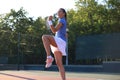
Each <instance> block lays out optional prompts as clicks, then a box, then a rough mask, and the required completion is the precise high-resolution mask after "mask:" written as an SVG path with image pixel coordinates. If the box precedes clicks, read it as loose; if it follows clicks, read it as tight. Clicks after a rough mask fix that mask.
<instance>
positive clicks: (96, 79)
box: [0, 70, 120, 80]
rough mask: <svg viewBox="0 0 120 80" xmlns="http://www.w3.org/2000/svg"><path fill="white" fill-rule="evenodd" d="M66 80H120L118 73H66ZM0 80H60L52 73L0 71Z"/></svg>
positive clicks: (56, 73) (55, 73)
mask: <svg viewBox="0 0 120 80" xmlns="http://www.w3.org/2000/svg"><path fill="white" fill-rule="evenodd" d="M66 75H67V80H120V73H114V74H113V73H74V72H67V74H66ZM0 80H61V78H60V75H59V73H58V72H52V71H34V70H29V71H9V70H5V71H0Z"/></svg>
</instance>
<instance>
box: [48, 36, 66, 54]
mask: <svg viewBox="0 0 120 80" xmlns="http://www.w3.org/2000/svg"><path fill="white" fill-rule="evenodd" d="M54 40H55V42H56V44H57V47H54V46H52V45H50V47H51V51H52V53H53V54H54V52H55V51H60V52H61V53H62V55H63V56H66V42H65V41H64V40H62V39H61V38H59V37H57V36H55V37H54Z"/></svg>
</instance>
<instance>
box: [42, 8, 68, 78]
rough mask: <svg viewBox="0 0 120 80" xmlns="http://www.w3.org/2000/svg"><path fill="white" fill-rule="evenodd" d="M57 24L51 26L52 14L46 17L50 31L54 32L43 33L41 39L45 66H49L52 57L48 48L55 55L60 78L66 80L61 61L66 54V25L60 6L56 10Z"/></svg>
mask: <svg viewBox="0 0 120 80" xmlns="http://www.w3.org/2000/svg"><path fill="white" fill-rule="evenodd" d="M58 17H59V20H58V24H57V25H56V27H54V26H53V23H52V16H50V17H49V18H48V24H49V26H50V29H51V31H52V32H53V33H54V34H55V36H52V35H43V36H42V41H43V44H44V47H45V50H46V53H47V59H46V65H45V67H46V68H49V67H51V65H52V62H53V61H54V58H53V57H52V56H51V54H50V50H51V51H52V52H53V54H54V56H55V61H56V64H57V66H58V69H59V72H60V74H61V77H62V80H66V77H65V70H64V66H63V63H62V56H66V51H65V48H66V25H67V21H66V18H67V13H66V11H65V9H63V8H60V9H59V11H58Z"/></svg>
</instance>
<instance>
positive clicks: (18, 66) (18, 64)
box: [17, 32, 20, 70]
mask: <svg viewBox="0 0 120 80" xmlns="http://www.w3.org/2000/svg"><path fill="white" fill-rule="evenodd" d="M17 57H18V62H17V70H20V32H19V33H18V53H17Z"/></svg>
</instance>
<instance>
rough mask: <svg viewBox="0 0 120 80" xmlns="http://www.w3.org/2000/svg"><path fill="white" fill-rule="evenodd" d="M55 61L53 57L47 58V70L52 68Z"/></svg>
mask: <svg viewBox="0 0 120 80" xmlns="http://www.w3.org/2000/svg"><path fill="white" fill-rule="evenodd" d="M53 61H54V58H53V57H51V58H47V60H46V65H45V68H49V67H51V66H52V62H53Z"/></svg>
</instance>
